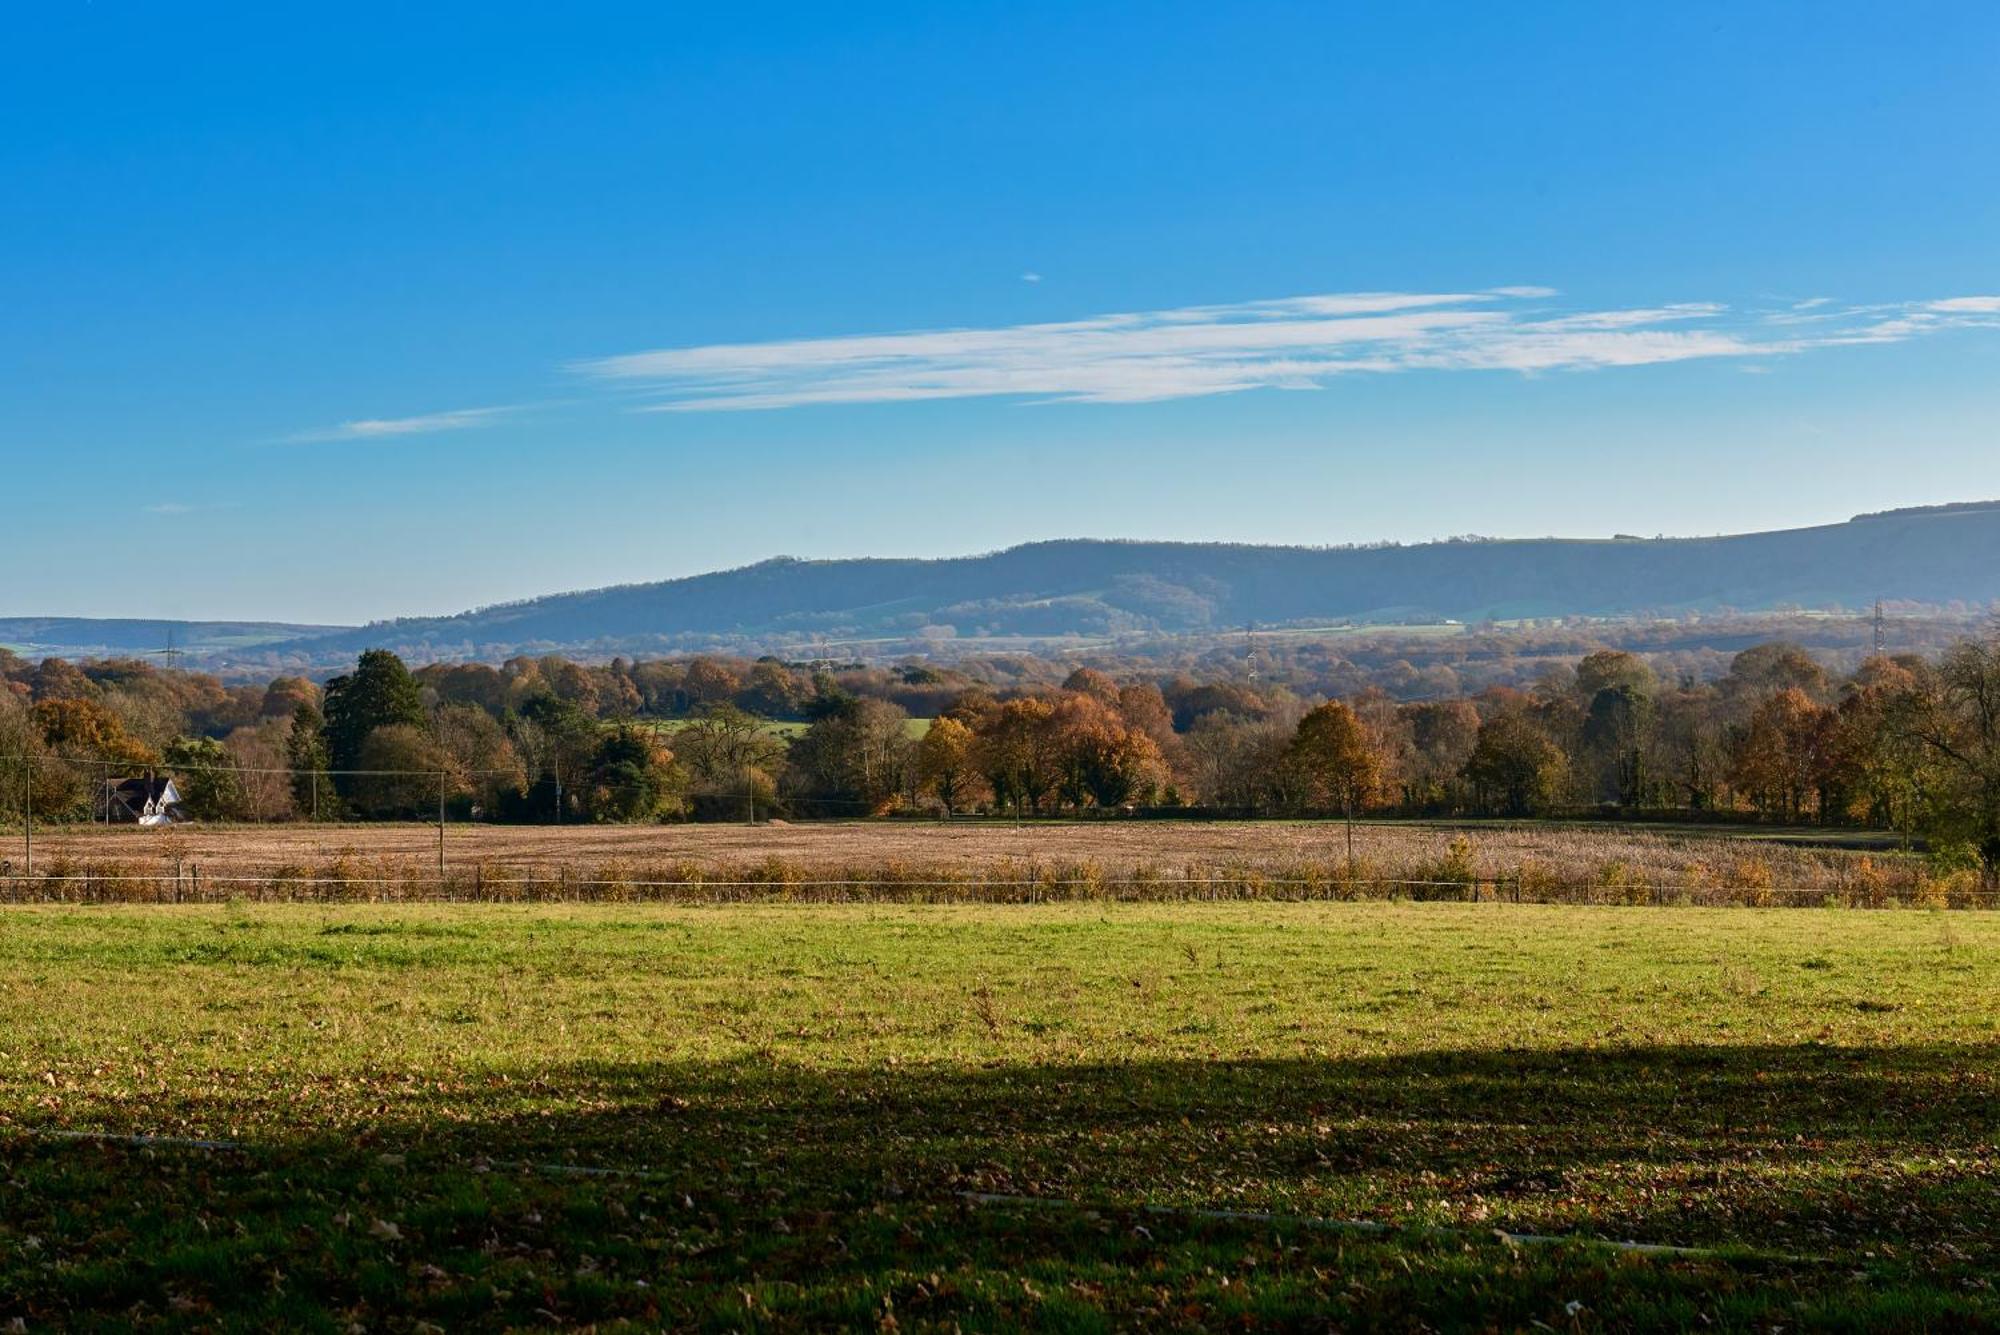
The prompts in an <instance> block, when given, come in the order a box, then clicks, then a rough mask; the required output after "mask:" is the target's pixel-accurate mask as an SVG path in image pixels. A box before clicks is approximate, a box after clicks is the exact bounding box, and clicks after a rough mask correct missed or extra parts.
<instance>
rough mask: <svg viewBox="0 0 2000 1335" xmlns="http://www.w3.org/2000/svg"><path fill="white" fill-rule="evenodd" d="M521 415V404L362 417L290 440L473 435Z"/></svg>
mask: <svg viewBox="0 0 2000 1335" xmlns="http://www.w3.org/2000/svg"><path fill="white" fill-rule="evenodd" d="M519 411H521V408H520V405H518V404H506V405H502V406H499V407H493V408H454V409H452V410H450V411H449V412H441V413H420V414H418V415H417V416H414V417H363V418H358V419H356V420H354V421H351V422H342V423H341V424H340V425H338V426H332V427H324V428H321V429H319V430H316V431H305V432H301V433H299V434H298V435H296V436H292V437H290V439H291V440H293V441H295V442H297V443H300V444H308V443H314V442H321V441H334V440H382V439H386V438H388V437H391V436H423V435H430V434H433V433H436V432H439V431H471V430H474V429H475V428H478V427H485V426H492V425H494V424H495V423H498V422H500V421H501V420H503V419H504V418H507V417H510V416H512V415H513V414H515V413H517V412H519Z"/></svg>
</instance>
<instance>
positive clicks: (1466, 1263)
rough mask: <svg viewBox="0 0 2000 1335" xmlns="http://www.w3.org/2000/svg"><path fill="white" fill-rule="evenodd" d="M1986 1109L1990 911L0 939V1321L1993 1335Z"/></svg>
mask: <svg viewBox="0 0 2000 1335" xmlns="http://www.w3.org/2000/svg"><path fill="white" fill-rule="evenodd" d="M1996 1077H2000V916H1995V915H1992V914H1982V913H1955V914H1941V913H1927V912H1917V911H1900V912H1895V911H1892V912H1861V911H1835V910H1827V911H1812V910H1792V911H1761V910H1672V909H1668V910H1654V909H1637V908H1634V909H1587V908H1562V907H1519V906H1507V905H1445V904H1425V905H1407V904H1231V905H1214V906H1194V905H1097V904H1086V905H1043V906H1035V907H1014V908H995V907H923V908H907V907H887V906H875V907H810V906H804V907H801V906H792V907H770V908H740V907H736V908H679V909H676V908H666V907H639V906H617V907H610V906H607V907H601V908H545V909H538V908H512V907H499V906H491V905H486V906H463V907H450V906H437V907H423V908H419V907H394V908H390V907H373V908H371V907H327V908H319V907H307V906H274V907H249V908H244V907H210V908H165V907H155V908H129V909H128V908H95V909H56V908H40V909H19V908H16V909H6V910H0V1329H5V1328H8V1327H9V1324H10V1323H11V1322H13V1321H15V1320H16V1319H17V1318H18V1319H19V1320H20V1322H21V1323H22V1325H21V1327H17V1328H25V1329H27V1330H29V1331H35V1330H43V1329H55V1328H77V1327H84V1328H89V1327H92V1326H96V1327H99V1328H106V1329H109V1328H120V1329H122V1328H125V1327H128V1326H130V1325H134V1324H145V1323H162V1324H166V1325H185V1326H197V1327H203V1328H212V1327H218V1326H219V1327H237V1328H244V1329H250V1328H259V1329H261V1328H269V1327H273V1326H297V1327H306V1328H319V1329H328V1330H348V1329H353V1328H359V1329H364V1330H375V1329H404V1330H414V1329H422V1328H426V1327H425V1325H424V1323H428V1328H441V1329H450V1330H456V1329H466V1328H474V1329H482V1328H496V1327H507V1326H513V1327H527V1328H533V1327H554V1326H568V1325H584V1324H592V1323H595V1324H597V1325H598V1326H599V1327H600V1328H616V1327H618V1326H619V1325H621V1324H625V1323H629V1324H630V1325H631V1326H633V1327H635V1328H649V1327H655V1326H669V1327H676V1328H686V1327H690V1326H693V1327H711V1328H716V1329H737V1328H756V1329H787V1328H796V1327H806V1326H845V1327H852V1326H867V1327H871V1328H888V1329H903V1330H917V1329H952V1328H955V1327H956V1328H964V1329H1010V1328H1018V1327H1021V1326H1037V1327H1043V1328H1060V1329H1075V1330H1096V1329H1130V1328H1135V1327H1145V1328H1187V1329H1215V1328H1219V1327H1241V1326H1245V1325H1251V1326H1279V1327H1295V1328H1309V1329H1325V1328H1329V1327H1333V1328H1340V1329H1371V1328H1382V1329H1394V1330H1406V1329H1423V1328H1432V1329H1445V1330H1490V1329H1500V1330H1513V1329H1522V1330H1531V1329H1555V1330H1560V1331H1571V1330H1599V1329H1630V1328H1636V1329H1660V1328H1664V1329H1686V1330H1757V1331H1768V1330H1771V1329H1773V1328H1780V1327H1781V1328H1783V1329H1784V1330H1787V1331H1796V1330H1799V1329H1817V1328H1835V1329H1852V1330H1872V1329H1907V1330H1939V1331H1942V1330H1965V1329H1991V1328H1996V1327H2000V1296H1996V1293H1995V1291H1994V1288H1993V1282H1994V1281H1993V1279H1992V1275H1993V1274H1994V1272H1995V1270H1996V1268H2000V1151H1996V1148H1995V1141H1996V1134H2000V1080H1996ZM78 1132H107V1133H116V1134H120V1135H132V1134H143V1135H151V1136H168V1137H186V1138H194V1139H200V1140H207V1141H226V1142H230V1144H229V1145H227V1146H222V1147H208V1148H203V1147H196V1146H190V1145H185V1144H170V1143H156V1144H150V1145H146V1144H133V1143H129V1142H124V1141H119V1140H107V1139H93V1138H87V1137H79V1136H76V1135H73V1134H65V1133H78ZM969 1193H970V1194H975V1195H977V1194H983V1195H985V1196H988V1197H1005V1198H1008V1199H1003V1200H990V1199H986V1200H981V1199H974V1198H973V1195H969ZM1022 1198H1031V1199H1022ZM1222 1211H1237V1212H1268V1213H1269V1214H1272V1215H1275V1216H1276V1218H1246V1217H1235V1218H1230V1217H1220V1216H1218V1214H1217V1213H1215V1212H1222ZM1203 1212H1208V1213H1203ZM1330 1220H1365V1221H1379V1222H1381V1223H1386V1224H1390V1225H1394V1226H1396V1227H1395V1228H1394V1229H1393V1230H1391V1231H1388V1232H1385V1233H1371V1232H1366V1231H1359V1230H1354V1229H1347V1228H1337V1227H1323V1226H1319V1225H1317V1224H1315V1223H1313V1222H1311V1221H1330ZM1497 1230H1508V1231H1511V1232H1514V1233H1536V1234H1559V1235H1567V1236H1571V1237H1573V1238H1574V1239H1576V1240H1575V1241H1569V1242H1563V1243H1559V1244H1556V1245H1545V1244H1541V1243H1538V1242H1534V1241H1527V1242H1522V1241H1519V1240H1512V1239H1503V1238H1502V1237H1500V1236H1499V1235H1498V1232H1497ZM1589 1239H1636V1240H1639V1241H1643V1242H1648V1243H1659V1244H1671V1245H1676V1246H1683V1247H1693V1248H1701V1249H1714V1252H1713V1254H1707V1253H1704V1254H1699V1255H1650V1254H1640V1253H1634V1252H1629V1251H1617V1250H1613V1249H1611V1248H1608V1247H1605V1246H1602V1245H1599V1244H1596V1243H1593V1242H1591V1241H1588V1240H1589Z"/></svg>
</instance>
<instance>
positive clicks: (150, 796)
mask: <svg viewBox="0 0 2000 1335" xmlns="http://www.w3.org/2000/svg"><path fill="white" fill-rule="evenodd" d="M98 815H99V816H101V817H102V818H103V819H105V820H107V821H109V822H110V823H111V824H113V825H175V824H178V823H179V822H181V821H183V820H185V819H187V817H186V814H185V813H184V812H182V810H181V794H180V790H179V789H178V788H176V787H174V781H173V780H172V779H156V778H154V777H152V776H151V775H148V776H146V777H145V778H143V779H107V780H105V783H104V793H103V795H102V797H101V799H100V805H99V808H98Z"/></svg>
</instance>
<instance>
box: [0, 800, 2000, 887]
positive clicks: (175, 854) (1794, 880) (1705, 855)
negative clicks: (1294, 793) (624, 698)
mask: <svg viewBox="0 0 2000 1335" xmlns="http://www.w3.org/2000/svg"><path fill="white" fill-rule="evenodd" d="M1871 841H1872V842H1874V843H1876V844H1877V845H1879V844H1881V843H1882V842H1883V841H1882V840H1881V839H1880V838H1879V837H1876V836H1862V835H1855V834H1852V833H1848V834H1841V833H1838V832H1825V833H1820V832H1812V831H1778V830H1744V829H1740V828H1738V829H1734V830H1710V829H1703V828H1700V827H1686V826H1682V827H1636V826H1614V825H1608V824H1607V825H1563V824H1554V823H1543V824H1501V823H1489V824H1477V823H1473V824H1451V823H1426V822H1376V823H1362V824H1360V825H1358V826H1357V827H1356V829H1355V832H1354V857H1353V860H1352V862H1350V861H1349V858H1348V846H1347V837H1346V831H1345V830H1344V828H1343V827H1342V825H1341V824H1340V823H1339V822H1338V821H1258V822H1243V821H1237V822H1194V821H1189V822H1164V821H1137V820H1134V821H1091V822H1028V823H1025V824H1014V823H1011V822H989V821H970V820H965V821H954V822H951V823H948V824H947V823H931V822H915V821H873V822H828V823H812V824H787V823H784V822H771V823H765V824H759V825H755V826H750V825H649V826H634V825H590V826H556V827H551V826H503V825H475V824H456V825H448V826H447V827H446V829H445V833H444V840H443V843H444V849H443V851H444V857H445V864H446V867H447V868H448V874H449V878H450V880H449V881H448V882H447V883H446V885H445V886H444V887H443V888H444V890H445V892H446V893H447V895H448V896H449V897H462V896H464V895H466V894H471V895H472V896H474V897H492V896H496V895H497V896H499V897H507V896H509V895H514V896H520V895H524V894H525V895H528V896H530V897H536V896H539V897H547V896H548V895H549V894H550V893H551V890H552V888H553V889H554V892H555V893H556V894H557V896H558V897H560V896H561V895H563V894H566V893H594V891H593V890H592V887H604V886H614V887H618V892H619V893H621V894H623V893H625V892H627V891H631V890H634V888H635V887H644V886H649V885H651V886H658V885H666V886H669V887H673V886H679V885H682V884H683V883H700V884H703V885H705V886H707V887H709V888H710V889H714V888H716V887H718V886H719V885H725V884H729V883H731V882H732V880H735V881H737V882H741V883H742V884H743V885H744V886H745V887H746V888H748V889H751V890H761V889H762V888H763V887H768V886H773V885H782V886H788V887H791V888H793V889H794V890H802V889H809V888H812V887H814V886H815V885H825V884H833V885H839V886H844V887H848V890H847V891H845V892H843V893H849V894H853V895H865V894H867V893H872V892H875V891H879V890H886V889H887V888H888V887H892V886H893V887H899V889H898V893H901V894H907V893H909V892H910V890H911V889H912V888H913V887H920V886H924V885H934V886H948V887H950V889H951V890H952V891H953V893H960V892H962V891H964V890H965V888H966V887H970V886H977V887H981V888H982V890H983V891H987V892H990V891H994V890H995V889H996V887H1002V886H1013V887H1020V886H1023V885H1032V886H1034V887H1036V889H1037V892H1038V893H1041V892H1047V893H1056V894H1059V895H1066V896H1081V897H1090V896H1094V895H1097V894H1117V895H1123V896H1126V897H1137V898H1152V897H1184V896H1187V895H1189V894H1196V895H1199V894H1201V893H1203V892H1204V891H1205V889H1206V888H1208V887H1226V891H1224V892H1225V893H1227V894H1229V895H1232V896H1241V895H1251V896H1263V895H1277V896H1283V895H1287V894H1298V895H1303V896H1305V897H1317V896H1318V895H1321V894H1334V895H1341V894H1351V893H1367V894H1371V895H1381V894H1388V893H1395V892H1397V890H1398V887H1405V888H1407V889H1408V890H1409V891H1410V892H1411V893H1414V894H1417V895H1418V896H1419V897H1421V896H1422V895H1423V894H1424V893H1426V890H1427V888H1435V887H1442V889H1441V890H1440V891H1439V892H1440V893H1446V892H1451V891H1454V890H1455V889H1457V888H1458V887H1463V886H1469V887H1471V888H1472V889H1473V891H1474V892H1475V893H1474V895H1473V896H1472V897H1490V896H1493V895H1499V896H1501V897H1507V896H1510V895H1511V896H1513V897H1518V898H1528V899H1534V898H1542V899H1564V900H1577V899H1585V900H1589V901H1591V902H1599V901H1602V900H1604V899H1606V898H1609V899H1611V900H1612V901H1615V902H1683V901H1688V900H1689V898H1690V897H1692V901H1691V902H1749V903H1757V904H1779V903H1787V902H1807V903H1817V902H1820V901H1821V900H1823V899H1826V898H1828V897H1831V898H1832V900H1833V902H1840V903H1856V904H1864V905H1871V906H1872V905H1880V904H1885V903H1892V902H1905V901H1907V902H1919V903H1925V904H1927V905H1930V906H1934V907H1947V906H1963V905H1961V904H1960V901H1961V900H1964V901H1966V903H1968V904H1973V903H1983V902H1984V895H1985V891H1984V890H1983V889H1980V888H1978V887H1977V885H1976V882H1972V881H1965V878H1960V879H1961V881H1965V883H1964V884H1958V883H1953V884H1952V885H1944V884H1943V883H1941V882H1939V881H1937V880H1936V879H1935V878H1929V877H1928V876H1927V873H1926V872H1925V870H1924V867H1923V864H1922V862H1921V860H1920V859H1918V858H1916V857H1914V856H1912V855H1909V854H1905V853H1899V852H1897V851H1895V850H1893V849H1890V848H1883V847H1880V846H1877V847H1873V848H1869V847H1865V845H1866V844H1867V843H1869V842H1871ZM438 845H439V839H438V830H437V827H436V826H434V825H419V824H324V825H304V824H288V825H270V826H234V827H231V826H200V825H189V826H183V827H178V828H176V829H173V830H170V831H161V830H141V829H136V828H129V827H127V828H105V827H89V826H83V827H69V828H67V829H62V830H45V831H43V832H41V833H39V834H38V835H37V837H36V873H37V878H38V879H36V880H34V881H32V882H31V881H29V880H26V879H24V878H23V877H22V875H21V873H22V872H23V871H24V870H25V867H24V863H25V859H24V858H23V857H22V856H21V850H20V847H19V845H18V844H15V845H13V846H12V847H7V846H4V845H0V873H7V874H9V877H8V880H7V887H8V892H9V894H10V895H11V897H13V898H16V899H49V898H77V897H82V898H99V897H107V892H105V891H104V890H103V887H104V886H113V887H117V886H120V885H124V884H128V883H129V884H131V885H138V884H139V883H140V882H143V881H152V882H155V883H156V884H157V882H159V881H160V879H161V878H163V877H168V876H171V878H172V885H173V893H172V896H171V897H173V898H184V897H187V896H188V894H190V893H192V894H193V895H194V897H198V898H208V897H216V896H226V895H228V894H230V893H233V892H232V890H231V888H230V887H232V886H234V887H237V889H236V890H235V891H234V893H244V894H248V895H250V896H252V897H258V896H264V897H281V898H282V897H301V896H303V897H326V894H327V893H328V892H327V891H326V887H332V888H333V891H334V892H337V894H338V895H339V896H344V897H353V896H355V895H357V894H359V895H361V896H362V897H369V896H370V895H371V894H377V895H379V896H383V897H397V898H417V897H426V896H427V895H430V894H433V893H436V892H437V891H438V889H439V883H438V881H437V876H436V869H437V859H438V852H439V847H438ZM370 887H392V888H387V889H381V890H379V891H371V890H370ZM427 887H428V888H427ZM1481 887H1484V890H1483V891H1482V890H1481ZM1968 887H1971V888H1968ZM1656 892H1658V893H1656ZM150 895H151V892H150V891H148V892H146V894H145V895H144V896H141V895H139V894H138V892H134V893H133V894H129V895H127V894H123V893H122V892H120V891H117V890H115V889H114V890H113V891H111V892H109V897H150ZM1660 895H1665V896H1666V898H1661V897H1659V896H1660Z"/></svg>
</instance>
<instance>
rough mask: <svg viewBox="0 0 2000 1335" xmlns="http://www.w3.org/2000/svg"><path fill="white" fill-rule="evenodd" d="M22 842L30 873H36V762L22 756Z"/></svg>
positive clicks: (31, 874)
mask: <svg viewBox="0 0 2000 1335" xmlns="http://www.w3.org/2000/svg"><path fill="white" fill-rule="evenodd" d="M21 843H22V845H23V846H24V848H25V850H26V855H27V856H26V861H27V864H28V875H30V876H33V875H34V874H35V762H34V760H33V758H32V757H29V756H22V757H21Z"/></svg>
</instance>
